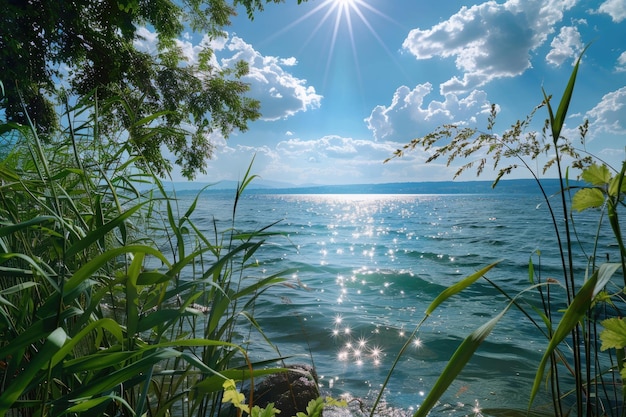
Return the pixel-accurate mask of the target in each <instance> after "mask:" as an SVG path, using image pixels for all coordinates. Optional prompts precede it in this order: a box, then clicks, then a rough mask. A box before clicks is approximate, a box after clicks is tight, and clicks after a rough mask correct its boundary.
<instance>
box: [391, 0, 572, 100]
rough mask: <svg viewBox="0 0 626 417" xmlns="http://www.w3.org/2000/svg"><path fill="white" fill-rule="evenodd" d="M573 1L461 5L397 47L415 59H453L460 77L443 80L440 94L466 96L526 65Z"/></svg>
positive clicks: (516, 73) (515, 1)
mask: <svg viewBox="0 0 626 417" xmlns="http://www.w3.org/2000/svg"><path fill="white" fill-rule="evenodd" d="M575 3H576V0H547V1H546V0H528V1H520V0H508V1H506V2H504V3H501V4H498V3H496V2H495V1H487V2H485V3H482V4H477V5H474V6H471V7H466V6H463V7H462V8H461V9H460V10H459V11H458V12H457V13H456V14H454V15H452V16H451V17H450V18H449V19H448V20H446V21H443V22H441V23H439V24H437V25H435V26H433V27H431V28H430V29H420V28H417V29H413V30H411V31H410V33H409V35H408V37H407V38H406V39H405V41H404V43H403V48H404V49H406V50H408V51H409V52H410V53H412V54H413V55H414V56H415V57H416V58H417V59H431V58H433V57H442V58H454V59H455V63H456V67H457V68H458V69H459V70H461V71H462V72H463V76H462V77H456V76H455V77H453V78H451V79H450V80H448V81H447V82H444V83H443V84H442V85H441V86H440V88H441V94H442V95H443V94H446V93H451V92H452V93H459V92H468V91H471V90H472V89H475V88H478V87H480V86H483V85H485V84H486V83H488V82H489V81H491V80H494V79H497V78H503V77H514V76H516V75H519V74H521V73H523V72H524V71H525V70H526V69H527V68H529V67H530V65H531V63H530V52H531V51H533V50H535V49H536V48H537V47H539V46H540V45H542V44H543V43H544V42H545V41H546V39H547V38H548V36H549V35H550V34H551V33H553V32H554V26H555V24H556V23H558V22H560V21H561V20H562V19H563V13H564V12H565V11H566V10H568V9H570V8H572V7H573V6H574V4H575Z"/></svg>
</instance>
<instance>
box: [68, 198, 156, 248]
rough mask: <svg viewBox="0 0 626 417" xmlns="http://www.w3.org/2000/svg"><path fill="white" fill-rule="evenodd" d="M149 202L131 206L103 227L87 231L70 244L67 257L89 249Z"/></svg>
mask: <svg viewBox="0 0 626 417" xmlns="http://www.w3.org/2000/svg"><path fill="white" fill-rule="evenodd" d="M146 203H147V202H143V203H141V204H138V205H136V206H135V207H131V208H130V209H128V210H126V211H125V212H124V213H122V214H121V215H119V216H118V217H116V218H115V219H113V220H111V221H110V222H108V223H105V224H103V225H102V226H101V227H98V228H97V229H94V230H92V231H90V232H89V233H87V235H86V236H85V237H83V238H82V239H80V240H79V241H77V242H76V243H75V244H73V245H72V246H70V247H69V248H68V249H67V251H66V253H65V259H71V257H72V256H74V255H76V254H77V253H78V252H80V251H82V250H85V249H87V248H88V247H89V246H90V245H91V244H93V243H95V242H97V241H98V240H99V239H101V238H103V237H104V235H106V234H107V233H109V232H110V231H111V230H113V229H114V228H115V227H121V226H122V225H123V224H124V222H125V221H126V219H128V218H129V217H130V216H131V215H132V214H133V213H135V212H136V211H137V210H139V208H141V207H142V206H143V205H144V204H146Z"/></svg>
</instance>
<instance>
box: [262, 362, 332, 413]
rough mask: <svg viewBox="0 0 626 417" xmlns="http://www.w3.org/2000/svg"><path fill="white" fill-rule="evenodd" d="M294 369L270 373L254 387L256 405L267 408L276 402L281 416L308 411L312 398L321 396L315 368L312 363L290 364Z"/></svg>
mask: <svg viewBox="0 0 626 417" xmlns="http://www.w3.org/2000/svg"><path fill="white" fill-rule="evenodd" d="M286 368H290V369H294V370H293V371H287V372H281V373H277V374H273V375H270V376H268V377H266V378H265V379H263V380H262V381H261V382H260V383H259V384H257V385H255V387H254V405H258V406H259V407H261V408H265V407H266V406H267V405H268V404H269V403H274V408H276V409H278V410H280V417H292V416H295V415H296V414H297V413H298V412H299V411H301V412H303V413H304V412H306V406H307V404H308V403H309V401H311V400H315V399H317V398H318V397H319V396H320V391H319V387H318V383H317V374H316V372H315V368H313V367H312V366H310V365H288V366H286Z"/></svg>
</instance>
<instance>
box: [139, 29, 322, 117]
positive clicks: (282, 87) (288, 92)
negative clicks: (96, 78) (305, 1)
mask: <svg viewBox="0 0 626 417" xmlns="http://www.w3.org/2000/svg"><path fill="white" fill-rule="evenodd" d="M157 45H158V38H157V35H156V33H154V32H151V31H150V30H148V29H146V28H139V30H138V38H137V39H136V40H135V46H136V47H137V48H138V49H140V50H142V51H145V52H148V53H156V52H157ZM176 46H177V47H178V48H179V49H180V50H181V52H182V54H183V56H184V57H185V60H186V63H187V64H188V65H194V64H197V63H198V60H199V56H200V53H201V52H202V51H204V50H206V49H211V50H212V51H214V52H215V53H214V54H213V55H212V56H211V62H210V64H211V65H212V66H213V67H214V68H217V69H221V68H228V67H233V66H234V65H235V64H236V63H237V62H238V61H245V62H246V63H247V64H248V66H249V70H250V72H249V74H248V75H247V76H246V77H244V78H243V79H242V80H243V81H244V82H247V83H248V84H250V91H249V92H248V93H247V96H248V97H251V98H255V99H257V100H259V101H260V102H261V103H262V104H261V105H262V108H261V113H262V115H263V119H265V120H278V119H284V118H287V117H289V116H292V115H294V114H296V113H298V112H304V111H307V110H311V109H317V108H319V107H320V105H321V101H322V96H321V95H319V94H317V93H316V91H315V88H314V87H313V86H311V85H307V81H306V80H303V79H299V78H297V77H295V76H294V75H293V74H292V73H291V72H289V71H288V69H290V68H292V67H295V66H296V65H297V64H298V62H297V60H296V59H295V58H293V57H289V58H279V57H273V56H263V55H261V54H260V53H259V52H258V51H256V50H255V49H254V48H253V47H252V46H251V45H250V44H248V43H246V42H245V41H244V40H243V39H241V38H239V37H237V36H227V37H223V38H211V37H209V36H207V35H205V36H204V37H203V38H202V39H201V40H200V41H199V42H195V43H194V42H193V39H192V38H191V37H190V36H183V38H182V39H176Z"/></svg>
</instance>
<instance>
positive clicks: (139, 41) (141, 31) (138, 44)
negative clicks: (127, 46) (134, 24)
mask: <svg viewBox="0 0 626 417" xmlns="http://www.w3.org/2000/svg"><path fill="white" fill-rule="evenodd" d="M158 41H159V40H158V36H157V34H156V32H150V31H149V30H148V29H146V28H145V27H140V28H138V29H137V38H135V40H134V41H133V45H134V46H135V48H137V49H138V50H140V51H143V52H147V53H149V54H156V52H157V44H158Z"/></svg>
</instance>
